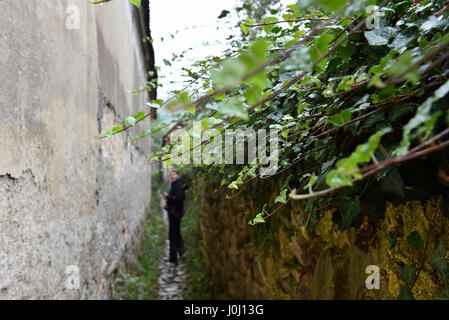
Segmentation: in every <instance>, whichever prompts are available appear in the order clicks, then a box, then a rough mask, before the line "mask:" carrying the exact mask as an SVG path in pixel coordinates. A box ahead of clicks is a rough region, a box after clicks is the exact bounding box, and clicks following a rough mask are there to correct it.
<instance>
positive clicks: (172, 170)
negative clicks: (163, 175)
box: [170, 169, 179, 176]
mask: <svg viewBox="0 0 449 320" xmlns="http://www.w3.org/2000/svg"><path fill="white" fill-rule="evenodd" d="M170 172H174V173H176V174H177V175H178V176H179V171H178V169H171V170H170Z"/></svg>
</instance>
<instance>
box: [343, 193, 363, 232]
mask: <svg viewBox="0 0 449 320" xmlns="http://www.w3.org/2000/svg"><path fill="white" fill-rule="evenodd" d="M338 210H339V213H340V215H341V229H342V230H345V229H348V228H349V227H350V226H351V225H352V223H353V222H354V220H355V218H356V217H357V215H358V214H359V213H360V199H359V197H356V198H355V199H352V198H344V201H343V203H342V204H341V205H340V206H339V208H338Z"/></svg>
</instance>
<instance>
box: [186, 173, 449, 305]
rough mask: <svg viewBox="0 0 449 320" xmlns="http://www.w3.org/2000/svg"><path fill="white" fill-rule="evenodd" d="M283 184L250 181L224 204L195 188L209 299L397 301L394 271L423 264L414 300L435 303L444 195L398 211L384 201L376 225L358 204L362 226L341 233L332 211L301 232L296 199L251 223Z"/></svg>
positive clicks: (213, 191) (445, 232)
mask: <svg viewBox="0 0 449 320" xmlns="http://www.w3.org/2000/svg"><path fill="white" fill-rule="evenodd" d="M282 183H283V181H282V180H280V179H277V178H270V179H267V180H265V181H260V182H257V181H256V182H254V183H252V184H251V183H250V184H248V185H247V186H246V187H243V190H242V192H241V193H239V195H237V196H236V197H234V198H232V199H225V197H226V195H227V193H228V192H227V191H226V188H224V187H222V186H220V184H219V183H213V182H211V181H196V182H195V183H194V185H197V186H199V187H200V188H201V190H200V191H199V197H198V198H199V200H198V201H199V203H200V208H201V210H200V217H201V223H202V231H203V239H204V243H205V249H206V252H207V256H208V263H209V269H210V272H211V276H212V281H213V287H214V291H215V292H214V296H215V297H217V298H224V299H396V297H397V296H398V294H399V289H400V288H399V287H400V285H401V284H404V282H403V281H402V280H401V279H400V277H399V275H398V269H399V267H400V266H403V265H409V264H416V265H417V266H421V264H422V269H421V271H420V273H419V277H418V278H417V280H416V283H415V284H414V285H413V289H412V292H413V294H414V297H415V298H416V299H433V298H434V297H435V292H439V291H441V290H443V289H445V283H446V282H445V280H444V278H443V277H442V276H441V274H439V273H438V272H437V271H436V270H435V269H433V268H432V267H431V266H430V265H429V257H430V255H431V253H432V252H433V251H434V250H435V248H436V246H437V244H438V242H439V240H441V239H443V240H444V241H445V243H446V244H448V243H449V219H448V217H447V216H445V215H444V211H443V204H444V198H443V197H442V196H438V195H436V196H434V197H430V198H428V199H424V200H416V201H409V202H405V203H403V204H399V205H397V206H394V205H393V204H391V203H390V202H387V203H386V210H385V217H384V218H383V219H381V220H379V219H374V218H373V214H372V212H371V209H370V208H369V206H365V205H362V211H363V212H362V214H363V215H364V216H365V218H364V220H363V223H362V224H361V225H360V226H359V227H357V228H354V227H351V228H350V229H349V230H344V231H342V230H340V229H339V227H338V225H336V224H335V223H334V222H333V221H332V215H333V213H334V211H335V209H332V210H327V211H323V210H322V211H321V212H320V213H319V215H318V217H319V218H318V221H317V224H316V225H315V227H314V228H313V229H310V230H308V229H306V228H305V227H304V226H303V225H302V223H301V220H303V221H306V220H307V218H308V214H307V212H306V210H305V207H304V203H300V202H292V205H287V206H285V207H284V208H283V209H280V210H279V211H278V212H277V213H276V214H275V215H274V216H272V218H270V219H269V220H268V221H267V223H265V224H258V225H255V226H249V225H248V221H249V220H251V219H252V218H254V216H255V215H256V213H258V212H259V211H260V210H261V208H262V206H263V205H264V204H265V203H266V202H268V203H270V204H273V203H274V200H275V197H276V196H277V194H278V193H279V189H280V187H281V186H282ZM274 207H277V205H276V206H274ZM267 210H268V209H267ZM268 211H270V210H268ZM412 231H417V232H418V233H419V235H420V237H421V239H423V241H424V242H425V243H426V244H425V249H424V250H423V251H422V252H418V251H417V250H416V249H415V248H414V247H413V246H411V245H410V244H409V243H408V241H407V237H408V236H409V235H410V233H411V232H412ZM393 236H394V243H395V244H394V245H392V240H393ZM446 256H449V252H447V254H446ZM370 265H375V266H378V267H379V270H380V288H379V289H373V290H368V289H367V287H366V285H365V281H366V279H367V278H368V276H369V274H367V273H366V268H367V267H368V266H370Z"/></svg>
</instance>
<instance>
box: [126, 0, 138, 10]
mask: <svg viewBox="0 0 449 320" xmlns="http://www.w3.org/2000/svg"><path fill="white" fill-rule="evenodd" d="M129 2H131V3H132V4H133V5H135V6H136V7H137V8H140V5H141V0H129Z"/></svg>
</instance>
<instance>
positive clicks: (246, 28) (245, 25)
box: [240, 18, 254, 35]
mask: <svg viewBox="0 0 449 320" xmlns="http://www.w3.org/2000/svg"><path fill="white" fill-rule="evenodd" d="M253 24H254V20H252V19H249V18H248V19H246V20H245V21H244V22H242V23H241V24H240V28H241V29H242V32H243V33H244V34H245V35H247V34H248V33H249V28H250V27H249V26H250V25H253Z"/></svg>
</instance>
